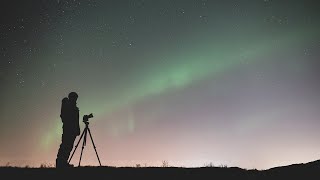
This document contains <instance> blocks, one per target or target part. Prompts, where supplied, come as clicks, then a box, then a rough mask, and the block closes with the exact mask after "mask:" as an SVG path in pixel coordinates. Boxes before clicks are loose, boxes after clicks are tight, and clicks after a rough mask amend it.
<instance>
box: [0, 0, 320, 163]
mask: <svg viewBox="0 0 320 180" xmlns="http://www.w3.org/2000/svg"><path fill="white" fill-rule="evenodd" d="M319 7H320V6H319V3H317V1H316V0H314V1H311V0H300V1H295V0H287V1H285V0H283V1H281V0H280V1H277V0H241V1H240V0H219V1H218V0H216V1H214V0H211V1H210V0H175V1H173V0H161V1H160V0H157V1H156V0H135V1H134V0H127V1H126V0H108V1H103V0H83V1H82V0H32V1H23V0H21V1H17V0H3V1H1V5H0V84H1V90H0V98H1V101H0V102H1V104H0V119H1V125H0V143H1V148H0V165H6V164H8V163H9V164H10V165H18V166H25V165H30V166H39V165H40V164H41V163H49V164H54V163H55V158H56V154H57V151H58V148H59V145H60V141H61V133H62V123H61V120H60V117H59V115H60V106H61V100H62V98H63V97H66V96H67V95H68V93H69V92H71V91H75V92H77V93H78V95H79V99H78V103H77V104H78V107H79V109H80V116H81V117H82V116H83V115H85V114H89V113H93V115H94V117H93V118H92V119H90V122H91V123H90V129H91V131H92V135H93V139H94V142H95V144H96V146H97V151H98V153H99V156H100V159H101V162H102V164H103V165H108V166H134V165H136V164H138V163H139V164H141V165H142V166H144V165H147V166H161V165H162V161H167V162H168V163H169V165H173V166H184V167H197V166H204V165H205V164H209V163H210V162H211V163H212V164H213V165H217V166H219V165H227V166H238V167H241V168H257V169H266V168H271V167H275V166H280V165H288V164H293V163H305V162H309V161H313V160H317V159H320V140H319V137H320V130H319V129H320V119H319V117H320V81H319V77H320V71H319V67H320V21H319V18H320V11H319ZM80 125H81V131H82V130H83V128H84V123H82V118H81V119H80ZM77 141H78V138H77V139H76V142H77ZM80 147H81V146H80ZM79 151H80V148H78V151H77V153H76V155H75V156H74V158H73V160H72V162H71V163H73V164H77V163H78V161H79V154H80V153H78V152H79ZM83 165H98V161H97V158H96V156H95V153H94V150H93V147H92V144H91V143H88V144H87V146H86V147H85V149H84V154H83Z"/></svg>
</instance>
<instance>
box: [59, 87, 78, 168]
mask: <svg viewBox="0 0 320 180" xmlns="http://www.w3.org/2000/svg"><path fill="white" fill-rule="evenodd" d="M77 99H78V94H77V93H75V92H71V93H69V95H68V98H66V97H65V98H63V99H62V103H61V112H60V117H61V121H62V123H63V126H62V130H63V133H62V138H61V140H62V142H61V144H60V148H59V151H58V154H57V159H56V167H57V168H60V167H72V165H70V164H68V159H69V155H70V152H71V151H72V148H73V144H74V141H75V139H76V137H77V136H79V135H80V126H79V108H78V107H77Z"/></svg>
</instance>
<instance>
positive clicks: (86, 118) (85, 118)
mask: <svg viewBox="0 0 320 180" xmlns="http://www.w3.org/2000/svg"><path fill="white" fill-rule="evenodd" d="M92 117H93V114H92V113H91V114H89V115H84V116H83V122H88V121H89V118H92Z"/></svg>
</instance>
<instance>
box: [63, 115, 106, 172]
mask: <svg viewBox="0 0 320 180" xmlns="http://www.w3.org/2000/svg"><path fill="white" fill-rule="evenodd" d="M83 122H84V123H85V124H86V127H85V128H84V130H83V132H82V134H81V136H80V138H79V141H78V143H77V145H76V147H75V148H74V150H73V153H72V155H71V157H70V159H69V161H68V163H70V161H71V159H72V157H73V155H74V153H75V151H76V150H77V147H78V145H79V143H80V141H81V139H82V138H83V142H82V149H81V154H80V160H79V165H78V166H79V167H80V163H81V158H82V152H83V149H84V146H85V145H86V144H87V134H88V132H89V135H90V138H91V141H92V145H93V147H94V150H95V152H96V155H97V158H98V161H99V164H100V166H101V162H100V159H99V156H98V152H97V149H96V146H95V145H94V142H93V139H92V135H91V132H90V129H89V122H88V121H83Z"/></svg>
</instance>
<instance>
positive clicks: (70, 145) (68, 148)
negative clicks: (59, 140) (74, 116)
mask: <svg viewBox="0 0 320 180" xmlns="http://www.w3.org/2000/svg"><path fill="white" fill-rule="evenodd" d="M75 139H76V136H74V135H69V136H68V143H67V146H66V151H65V156H66V157H67V159H69V156H70V154H71V151H72V149H73V145H74V141H75Z"/></svg>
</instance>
